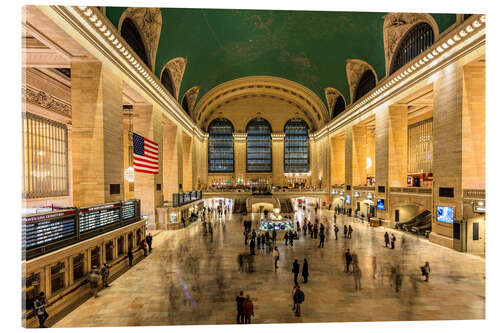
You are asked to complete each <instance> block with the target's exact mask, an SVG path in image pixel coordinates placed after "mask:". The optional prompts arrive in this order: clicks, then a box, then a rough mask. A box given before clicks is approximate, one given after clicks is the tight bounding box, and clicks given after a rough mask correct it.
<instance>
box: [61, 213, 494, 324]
mask: <svg viewBox="0 0 500 333" xmlns="http://www.w3.org/2000/svg"><path fill="white" fill-rule="evenodd" d="M303 214H304V213H303V212H302V211H301V210H300V211H299V212H298V213H296V215H297V217H298V218H299V220H300V221H302V215H303ZM311 214H312V215H313V216H311ZM252 215H253V216H252V219H253V220H254V221H256V220H257V219H259V218H260V216H257V215H258V214H252ZM305 215H307V216H308V217H312V218H315V216H314V211H313V212H309V211H307V212H306V213H305ZM318 215H319V216H318V218H319V219H320V220H321V221H322V222H323V223H324V224H325V225H326V226H327V239H326V242H325V247H324V248H321V249H320V248H318V243H319V239H311V238H310V237H309V236H307V237H304V236H303V235H302V234H301V237H300V239H299V240H298V241H295V242H294V246H293V247H285V244H284V241H283V240H281V239H280V240H279V242H278V247H279V249H280V252H281V254H280V261H279V269H278V270H277V271H276V272H275V270H274V267H273V260H272V255H271V254H268V253H260V252H259V251H258V250H256V256H255V260H254V268H255V271H254V272H252V273H248V272H240V270H239V266H238V264H237V256H238V254H240V253H249V249H248V247H245V245H244V237H243V234H242V233H243V225H242V223H241V221H240V215H236V214H232V215H231V214H230V215H229V216H227V217H224V218H223V219H222V220H220V219H215V218H213V217H212V219H211V220H212V221H214V222H213V223H214V224H215V229H214V235H213V239H211V237H210V236H209V235H206V234H204V233H203V228H202V225H201V223H200V222H196V223H193V224H191V225H189V226H188V227H187V228H186V229H182V230H173V231H162V232H160V233H159V234H157V235H156V236H155V237H154V239H153V252H152V254H151V255H149V256H148V257H147V258H145V259H144V260H142V261H141V262H140V263H138V264H137V265H136V266H134V267H132V268H131V269H130V270H129V271H127V272H126V273H125V274H123V275H122V276H120V277H119V278H118V279H116V280H115V281H113V283H112V284H111V287H109V288H107V289H105V290H102V291H101V292H100V296H99V297H98V298H95V299H94V298H91V299H89V300H88V301H86V302H85V303H83V304H82V305H81V306H79V307H78V308H77V309H75V310H74V311H73V312H71V313H69V314H68V315H67V316H66V317H64V318H63V319H61V320H60V321H59V322H57V323H56V324H55V325H54V327H95V326H150V325H154V326H160V325H211V324H234V323H236V303H235V298H236V296H237V295H238V293H239V291H240V290H243V291H244V293H245V295H246V294H250V297H251V299H252V300H253V303H254V312H255V318H253V319H252V320H253V321H252V323H298V322H309V323H311V322H352V321H409V320H446V319H454V320H460V319H483V318H484V317H485V261H484V258H482V257H478V256H473V255H468V254H464V253H459V252H455V251H453V250H450V249H447V248H444V247H441V246H438V245H435V244H431V243H430V242H429V241H428V240H427V239H425V238H419V237H416V236H413V235H410V234H408V233H403V232H399V231H395V230H389V231H392V232H394V234H395V236H396V238H397V241H396V248H395V249H394V250H391V249H388V248H385V246H384V239H383V235H384V233H385V231H386V229H384V228H382V227H378V228H372V227H369V226H367V224H366V223H364V224H362V223H360V221H359V220H357V219H352V218H348V217H344V216H338V217H337V224H338V225H339V227H340V229H342V227H343V224H351V225H352V226H353V228H354V232H353V235H352V239H344V238H343V233H342V231H341V232H340V233H339V239H338V240H335V237H334V235H333V231H332V230H333V228H332V226H333V214H332V212H330V211H320V212H319V214H318ZM253 225H255V224H253ZM402 239H404V244H405V245H404V246H403V247H402V246H401V244H402ZM346 248H350V249H351V251H354V253H356V254H357V256H358V261H359V266H360V269H361V272H362V278H361V287H362V290H360V291H356V290H355V288H354V280H353V276H352V275H350V274H347V273H344V260H343V254H344V251H345V249H346ZM373 257H376V272H375V278H373ZM304 258H307V259H308V261H309V272H310V277H309V282H308V283H307V284H303V283H301V288H302V290H303V291H304V293H305V302H304V303H303V304H302V307H301V311H302V316H301V317H296V316H295V315H294V313H293V311H292V297H291V291H292V286H293V274H292V272H291V269H292V262H293V261H294V259H298V260H299V262H300V263H302V262H303V260H304ZM425 261H429V263H430V266H431V277H430V281H429V282H424V281H423V279H422V276H421V275H420V268H419V267H420V266H422V265H423V264H424V262H425ZM395 265H400V267H401V271H402V273H403V281H402V288H401V291H400V292H396V291H395V290H394V287H393V286H391V285H392V283H391V282H392V280H391V279H390V269H391V267H392V266H395ZM299 282H301V279H300V280H299Z"/></svg>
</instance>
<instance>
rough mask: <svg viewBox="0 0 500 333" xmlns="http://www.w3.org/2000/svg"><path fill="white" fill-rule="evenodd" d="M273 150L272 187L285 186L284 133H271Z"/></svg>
mask: <svg viewBox="0 0 500 333" xmlns="http://www.w3.org/2000/svg"><path fill="white" fill-rule="evenodd" d="M271 139H272V149H273V153H272V154H273V157H272V158H273V185H279V186H283V185H284V184H285V133H283V132H273V133H271Z"/></svg>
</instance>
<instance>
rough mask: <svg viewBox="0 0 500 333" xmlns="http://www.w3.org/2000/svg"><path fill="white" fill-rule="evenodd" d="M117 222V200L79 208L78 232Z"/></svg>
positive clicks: (118, 218)
mask: <svg viewBox="0 0 500 333" xmlns="http://www.w3.org/2000/svg"><path fill="white" fill-rule="evenodd" d="M119 222H120V203H119V202H117V203H110V204H106V205H100V206H93V207H86V208H82V209H80V233H82V232H86V231H90V230H94V229H97V228H100V227H103V226H106V225H109V224H113V223H119Z"/></svg>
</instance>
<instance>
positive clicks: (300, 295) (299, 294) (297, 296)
mask: <svg viewBox="0 0 500 333" xmlns="http://www.w3.org/2000/svg"><path fill="white" fill-rule="evenodd" d="M304 300H305V295H304V292H303V291H302V290H300V286H299V285H298V284H296V285H295V287H294V293H293V304H294V310H295V316H297V317H300V304H302V302H304Z"/></svg>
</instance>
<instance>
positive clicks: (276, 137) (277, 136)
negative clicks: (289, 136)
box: [271, 132, 285, 141]
mask: <svg viewBox="0 0 500 333" xmlns="http://www.w3.org/2000/svg"><path fill="white" fill-rule="evenodd" d="M271 138H272V140H273V141H283V140H285V133H284V132H272V133H271Z"/></svg>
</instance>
